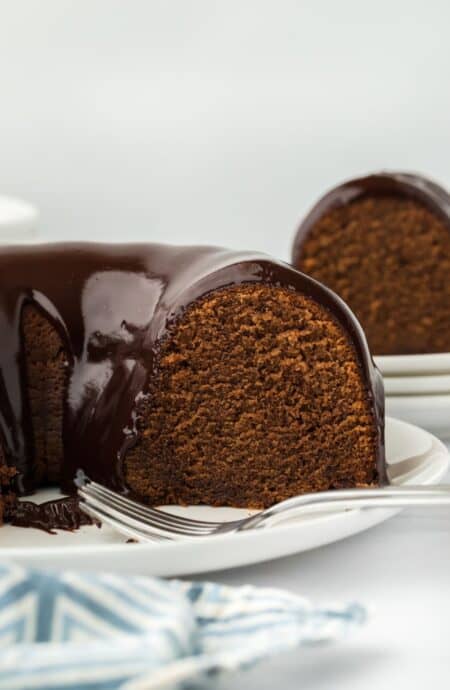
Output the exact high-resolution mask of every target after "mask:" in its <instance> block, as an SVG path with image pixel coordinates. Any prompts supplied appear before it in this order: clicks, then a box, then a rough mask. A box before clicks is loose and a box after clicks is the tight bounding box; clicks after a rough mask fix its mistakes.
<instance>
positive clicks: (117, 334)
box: [0, 243, 386, 510]
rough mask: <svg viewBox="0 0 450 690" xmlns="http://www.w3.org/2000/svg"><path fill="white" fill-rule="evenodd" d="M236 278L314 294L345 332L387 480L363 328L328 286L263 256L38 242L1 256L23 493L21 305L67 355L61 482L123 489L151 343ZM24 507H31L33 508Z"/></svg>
mask: <svg viewBox="0 0 450 690" xmlns="http://www.w3.org/2000/svg"><path fill="white" fill-rule="evenodd" d="M241 283H267V284H270V285H274V286H283V287H286V288H289V289H292V290H296V291H299V292H301V293H302V294H306V295H308V296H310V297H312V298H313V299H314V300H315V301H317V302H319V303H320V304H321V305H323V306H324V307H326V308H327V309H328V310H329V311H330V312H332V314H333V315H334V317H335V318H336V319H337V320H338V321H339V322H340V323H341V324H342V325H343V326H344V328H345V330H346V331H347V332H348V335H349V338H350V339H351V341H352V343H353V345H354V348H355V350H356V351H357V354H358V356H359V359H360V361H361V368H362V373H363V376H364V380H365V383H366V386H367V391H368V395H369V397H370V400H371V404H372V407H373V411H374V418H375V422H376V425H377V434H378V448H377V454H378V458H377V460H378V469H379V475H380V478H381V480H382V481H383V480H385V477H386V475H385V455H384V433H383V432H384V394H383V385H382V379H381V376H380V374H379V372H378V371H377V370H376V368H375V366H374V364H373V362H372V359H371V357H370V354H369V351H368V348H367V344H366V340H365V337H364V335H363V332H362V330H361V328H360V326H359V324H358V323H357V321H356V320H355V318H354V316H353V315H352V313H351V312H350V310H349V309H348V308H347V306H346V305H345V304H344V303H343V302H342V300H340V299H339V298H338V297H337V296H336V295H335V294H334V293H332V292H331V291H330V290H328V289H326V288H325V287H323V286H322V285H321V284H319V283H317V282H316V281H314V280H312V279H311V278H308V277H307V276H305V275H304V274H302V273H300V272H298V271H296V270H294V269H292V268H291V267H290V266H288V265H286V264H282V263H279V262H276V261H273V260H271V259H269V258H268V257H266V256H264V255H262V254H254V253H250V252H233V251H228V250H224V249H218V248H210V247H172V246H164V245H156V244H153V245H152V244H146V245H143V244H135V245H114V244H113V245H106V244H105V245H102V244H90V243H82V244H73V243H70V244H47V245H45V244H43V245H31V246H21V247H19V246H17V247H6V248H2V251H1V252H0V322H1V333H2V341H1V346H0V427H1V435H2V439H3V443H4V446H5V453H6V456H7V460H8V463H9V464H10V465H15V466H16V467H17V469H18V472H19V481H18V485H19V491H20V493H22V494H24V493H29V492H32V491H33V489H35V488H36V487H35V486H34V484H33V479H32V473H31V468H32V461H33V447H32V433H31V432H32V430H31V428H30V414H29V411H28V398H27V384H26V371H25V362H24V352H23V347H22V338H21V312H22V309H23V307H24V305H25V304H27V303H30V302H31V303H34V304H35V305H37V306H38V307H39V308H40V309H41V310H42V312H43V313H44V314H45V315H46V317H47V318H48V319H49V320H50V321H51V322H52V323H53V324H54V326H55V327H56V328H57V329H58V332H59V333H60V335H61V338H62V340H63V343H64V347H65V349H66V350H67V353H68V357H69V366H68V372H67V378H68V385H67V393H66V396H65V400H64V421H63V446H64V463H63V473H62V482H61V485H62V488H63V490H65V491H67V492H70V491H73V478H74V476H75V474H76V471H77V470H78V469H79V468H81V469H83V470H84V471H85V472H86V474H87V475H88V476H89V477H90V478H91V479H94V480H96V481H99V482H101V483H103V484H106V485H108V486H110V487H112V488H114V489H116V490H118V491H123V492H125V491H126V486H125V483H124V478H123V474H122V465H123V458H124V455H125V453H126V451H127V449H128V448H130V446H132V445H133V444H134V443H135V441H136V438H137V432H136V427H135V416H136V405H137V403H138V402H139V400H140V399H141V398H142V396H145V395H147V394H148V393H147V390H148V383H149V379H150V377H151V376H152V373H153V372H154V371H155V366H156V361H157V354H158V346H159V343H160V341H161V338H163V337H164V335H165V333H166V332H167V328H168V326H169V325H170V324H171V322H172V321H173V320H174V319H176V318H177V317H179V316H180V314H182V313H183V310H185V309H186V307H187V306H188V305H189V304H190V303H192V302H193V301H194V300H196V299H198V298H199V297H201V296H203V295H205V294H207V293H209V292H210V291H211V290H215V289H218V288H222V287H226V286H230V285H235V284H241ZM30 510H31V509H30Z"/></svg>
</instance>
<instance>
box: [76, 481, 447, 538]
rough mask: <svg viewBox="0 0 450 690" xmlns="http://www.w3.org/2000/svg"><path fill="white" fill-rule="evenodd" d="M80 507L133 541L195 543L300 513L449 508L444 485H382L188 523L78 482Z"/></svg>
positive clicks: (296, 500) (326, 493)
mask: <svg viewBox="0 0 450 690" xmlns="http://www.w3.org/2000/svg"><path fill="white" fill-rule="evenodd" d="M77 483H78V486H79V488H78V495H79V497H80V499H81V500H80V508H81V509H82V510H83V511H84V512H85V513H87V514H88V515H90V516H91V517H92V518H94V519H95V520H100V522H104V523H106V524H109V525H111V527H113V528H114V529H116V530H117V531H118V532H121V533H123V534H125V535H127V536H129V537H132V538H133V539H136V540H138V541H160V540H176V539H186V538H189V539H198V538H201V537H207V536H211V535H214V534H225V533H230V532H242V531H245V530H248V529H255V528H261V527H267V526H269V525H273V524H275V523H276V522H278V521H280V520H281V519H284V520H285V519H286V518H292V517H298V516H300V515H304V514H306V513H312V512H314V513H315V514H317V513H323V512H328V511H330V510H336V509H338V510H349V509H354V508H405V507H407V506H450V485H443V484H441V485H438V486H387V487H385V488H380V489H339V490H333V491H324V492H320V493H315V494H305V495H303V496H296V497H294V498H290V499H288V500H286V501H282V502H281V503H277V504H276V505H274V506H272V507H271V508H268V509H267V510H263V511H261V512H259V513H257V514H256V515H252V516H251V517H248V518H243V519H241V520H232V521H228V522H211V521H206V520H205V521H204V520H192V519H191V518H185V517H180V516H179V515H174V514H172V513H167V512H165V511H162V510H158V509H157V508H151V507H149V506H145V505H142V504H141V503H137V502H136V501H133V500H131V499H129V498H127V497H125V496H122V495H120V494H117V493H115V492H114V491H111V489H108V488H106V487H105V486H102V485H101V484H97V483H96V482H93V481H90V480H89V479H88V478H87V477H83V479H82V480H80V479H78V482H77Z"/></svg>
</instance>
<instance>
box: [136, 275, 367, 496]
mask: <svg viewBox="0 0 450 690" xmlns="http://www.w3.org/2000/svg"><path fill="white" fill-rule="evenodd" d="M138 429H139V439H138V441H137V443H136V445H135V446H134V448H132V449H131V450H130V451H128V453H127V455H126V457H125V460H124V472H125V477H126V482H127V485H128V486H129V487H130V489H131V490H132V491H133V492H134V493H135V494H137V495H138V496H140V497H143V498H144V499H145V500H146V501H147V502H148V503H150V504H153V505H157V504H174V503H181V504H199V503H206V504H210V505H231V506H239V507H252V508H263V507H267V506H270V505H272V504H273V503H276V502H277V501H280V500H283V499H285V498H288V497H290V496H294V495H297V494H301V493H305V492H310V491H319V490H326V489H332V488H342V487H351V486H367V485H372V484H375V483H376V482H377V470H376V448H377V437H376V434H377V432H376V425H375V420H374V418H373V413H372V409H371V406H370V402H369V395H368V392H367V390H366V388H365V385H364V381H363V377H362V373H361V371H360V368H359V364H358V359H357V356H356V353H355V351H354V349H353V346H352V344H351V343H350V341H349V339H348V337H347V335H346V333H345V332H344V330H343V328H342V327H341V325H340V324H339V323H338V322H337V321H336V320H335V319H334V317H333V316H332V315H331V314H330V313H329V312H328V311H327V310H326V309H325V308H324V307H322V306H320V305H318V304H317V303H316V302H314V301H313V300H311V299H310V298H308V297H306V296H303V295H300V294H298V293H296V292H294V291H291V290H289V289H287V288H279V287H273V286H268V285H264V284H246V285H239V286H233V287H230V288H223V289H221V290H216V291H215V292H212V293H210V294H209V295H208V296H206V297H203V298H201V299H200V300H198V301H196V302H194V303H193V304H192V305H191V306H190V307H188V308H187V310H186V311H185V312H184V314H183V315H182V316H181V317H180V318H179V319H178V321H176V322H175V323H174V324H172V326H171V327H170V328H169V332H168V335H167V337H166V338H165V339H164V341H163V342H162V344H161V347H160V352H159V357H158V362H157V369H156V373H155V376H153V377H152V378H151V383H150V390H149V391H148V395H146V396H145V398H144V400H143V402H142V403H141V405H140V408H139V415H138Z"/></svg>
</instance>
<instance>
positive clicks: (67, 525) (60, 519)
mask: <svg viewBox="0 0 450 690" xmlns="http://www.w3.org/2000/svg"><path fill="white" fill-rule="evenodd" d="M10 522H11V524H12V525H13V526H14V527H34V528H35V529H41V530H43V531H44V532H49V533H50V534H55V531H54V530H56V529H63V530H66V531H69V532H73V531H74V530H76V529H79V527H81V525H92V524H93V521H92V520H91V518H90V517H89V516H88V515H86V513H83V512H82V511H81V510H80V505H79V501H78V499H77V498H76V496H68V497H65V498H58V499H56V500H53V501H46V502H45V503H33V502H32V501H18V502H17V505H16V507H15V508H14V514H13V516H12V518H11V520H10Z"/></svg>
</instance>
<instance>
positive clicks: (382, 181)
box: [292, 172, 450, 266]
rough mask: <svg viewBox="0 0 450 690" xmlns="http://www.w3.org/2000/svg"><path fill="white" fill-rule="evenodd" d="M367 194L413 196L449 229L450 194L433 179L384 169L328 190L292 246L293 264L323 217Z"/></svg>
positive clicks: (298, 231)
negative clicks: (308, 236) (384, 170)
mask: <svg viewBox="0 0 450 690" xmlns="http://www.w3.org/2000/svg"><path fill="white" fill-rule="evenodd" d="M367 196H370V197H374V196H384V197H386V196H391V197H392V196H395V197H403V198H407V199H413V200H414V201H417V202H418V203H421V204H423V205H424V206H426V207H427V208H429V209H430V211H431V212H432V213H434V214H435V215H437V216H439V217H440V218H441V219H442V220H443V222H444V223H445V224H446V225H447V227H448V228H449V231H450V194H449V193H448V192H447V190H446V189H444V188H443V187H440V186H439V185H438V184H436V183H435V182H433V181H432V180H428V179H427V178H426V177H423V176H422V175H413V174H411V173H405V172H381V173H377V174H374V175H368V176H367V177H356V178H354V179H352V180H348V181H347V182H344V183H343V184H340V185H339V186H337V187H334V189H332V190H330V191H329V192H327V194H325V195H324V196H323V197H322V198H321V199H319V201H318V202H317V203H316V204H315V206H313V208H312V209H311V211H310V212H309V213H308V215H307V216H306V218H305V219H304V220H303V221H302V223H301V225H300V227H299V229H298V230H297V234H296V236H295V239H294V244H293V247H292V263H293V265H294V266H295V265H296V264H297V263H298V261H299V260H300V257H301V253H302V247H303V243H304V241H305V239H306V237H307V235H308V234H309V232H310V230H311V229H312V228H313V227H314V225H315V224H316V223H317V222H318V221H319V220H320V219H321V218H322V216H324V215H325V214H326V213H330V211H333V210H334V209H336V208H340V207H342V206H346V205H347V204H350V203H351V202H352V201H356V200H357V199H362V198H363V197H367Z"/></svg>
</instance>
